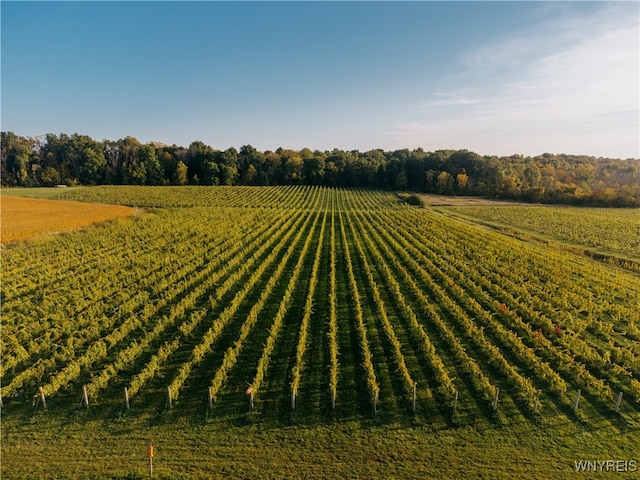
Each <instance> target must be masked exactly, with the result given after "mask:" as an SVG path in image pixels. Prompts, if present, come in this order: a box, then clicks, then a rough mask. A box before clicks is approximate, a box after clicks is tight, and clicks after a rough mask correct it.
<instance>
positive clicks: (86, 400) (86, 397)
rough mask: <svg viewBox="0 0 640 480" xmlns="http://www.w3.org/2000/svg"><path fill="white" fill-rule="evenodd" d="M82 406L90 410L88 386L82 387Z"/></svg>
mask: <svg viewBox="0 0 640 480" xmlns="http://www.w3.org/2000/svg"><path fill="white" fill-rule="evenodd" d="M82 404H83V405H84V408H86V409H87V410H89V395H88V394H87V386H86V385H83V386H82Z"/></svg>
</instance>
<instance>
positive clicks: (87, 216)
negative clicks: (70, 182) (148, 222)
mask: <svg viewBox="0 0 640 480" xmlns="http://www.w3.org/2000/svg"><path fill="white" fill-rule="evenodd" d="M0 198H1V201H2V203H1V212H2V213H1V217H0V221H1V222H2V235H1V236H0V242H1V243H3V244H7V243H11V242H16V241H18V240H25V239H27V238H32V237H36V236H39V235H46V234H52V233H59V232H65V231H70V230H76V229H78V228H83V227H87V226H89V225H93V224H95V223H100V222H104V221H107V220H113V219H115V218H121V217H128V216H131V215H134V214H135V209H133V208H131V207H124V206H120V205H102V204H96V203H83V202H73V201H67V200H46V199H41V198H26V197H17V196H12V195H2V197H0Z"/></svg>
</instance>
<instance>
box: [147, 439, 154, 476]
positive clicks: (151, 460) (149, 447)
mask: <svg viewBox="0 0 640 480" xmlns="http://www.w3.org/2000/svg"><path fill="white" fill-rule="evenodd" d="M147 456H148V457H149V476H150V477H153V445H151V444H149V445H148V446H147Z"/></svg>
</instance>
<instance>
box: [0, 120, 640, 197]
mask: <svg viewBox="0 0 640 480" xmlns="http://www.w3.org/2000/svg"><path fill="white" fill-rule="evenodd" d="M1 135H2V137H1V150H2V164H1V172H0V173H1V180H2V186H3V187H32V186H53V185H60V184H64V185H69V186H72V185H105V184H109V185H119V184H125V185H324V186H335V187H360V188H375V189H382V190H403V191H415V192H421V193H436V194H442V195H479V196H482V197H486V198H500V199H511V200H520V201H528V202H540V203H566V204H574V205H596V206H624V207H630V206H634V207H638V206H640V160H639V159H627V160H620V159H609V158H596V157H591V156H584V155H566V154H549V153H545V154H542V155H538V156H535V157H529V156H523V155H512V156H509V157H497V156H491V155H484V156H481V155H478V154H477V153H474V152H471V151H468V150H437V151H434V152H427V151H424V150H423V149H421V148H418V149H414V150H408V149H402V150H395V151H384V150H381V149H374V150H369V151H367V152H360V151H358V150H350V151H345V150H339V149H334V150H331V151H328V150H325V151H320V150H314V151H312V150H310V149H308V148H303V149H302V150H291V149H283V148H278V149H277V150H275V151H270V150H267V151H264V152H261V151H259V150H257V149H256V148H254V147H252V146H251V145H245V146H243V147H241V148H240V150H236V149H235V148H233V147H231V148H228V149H226V150H217V149H215V148H213V147H211V146H209V145H206V144H205V143H203V142H201V141H194V142H192V143H191V144H190V145H189V146H188V147H183V146H177V145H171V146H169V145H165V144H161V143H157V142H149V143H141V142H140V141H138V140H137V139H135V138H133V137H125V138H123V139H120V140H115V141H112V140H102V141H98V140H95V139H93V138H91V137H89V136H87V135H80V134H77V133H74V134H72V135H68V134H64V133H63V134H60V135H55V134H47V135H43V136H38V137H22V136H19V135H16V134H14V133H13V132H1Z"/></svg>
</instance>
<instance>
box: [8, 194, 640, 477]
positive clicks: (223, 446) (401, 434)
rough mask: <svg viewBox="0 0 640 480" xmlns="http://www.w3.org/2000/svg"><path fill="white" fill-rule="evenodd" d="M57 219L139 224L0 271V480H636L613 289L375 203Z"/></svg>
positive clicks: (639, 425)
mask: <svg viewBox="0 0 640 480" xmlns="http://www.w3.org/2000/svg"><path fill="white" fill-rule="evenodd" d="M62 190H64V189H62ZM57 197H59V198H62V197H64V198H68V199H74V200H83V201H92V202H100V203H118V204H125V205H131V206H137V207H143V208H145V209H146V210H147V212H148V214H146V215H139V216H136V217H131V218H128V219H124V220H117V221H112V222H107V223H104V224H101V225H96V226H94V227H93V228H89V229H84V230H82V231H76V232H70V233H65V234H60V235H56V236H50V237H47V238H44V239H43V238H38V239H34V240H26V241H22V242H17V243H14V244H11V245H7V246H4V247H2V332H1V333H2V335H1V349H2V350H1V351H2V362H1V372H0V373H1V380H2V384H1V387H0V394H1V399H2V436H1V439H2V464H1V465H2V467H1V468H2V470H1V474H2V478H7V479H13V478H144V477H146V476H149V471H148V463H147V462H148V461H147V458H146V446H147V443H149V442H151V443H153V444H154V446H155V451H156V454H155V457H154V462H155V463H154V472H153V473H154V478H192V479H196V478H421V479H422V478H491V479H493V478H559V479H566V478H599V476H602V478H610V477H611V475H612V472H614V471H615V472H617V473H618V474H619V475H620V478H637V477H634V476H636V475H638V473H637V472H638V469H639V468H640V465H637V464H638V463H639V462H640V276H638V274H637V273H635V272H634V271H633V270H629V269H625V268H620V267H618V266H614V265H610V264H607V263H603V262H598V261H596V260H594V259H592V258H589V257H587V256H583V255H580V254H578V253H576V252H574V251H570V250H567V249H563V248H560V247H559V246H557V245H555V244H543V243H540V242H529V241H526V240H523V239H518V238H514V237H513V236H507V235H504V234H502V233H500V232H497V231H492V230H490V229H487V228H485V227H483V226H480V225H475V224H473V223H470V222H469V219H468V217H465V219H464V220H462V219H457V218H455V217H453V216H451V215H450V214H445V213H442V212H440V211H438V210H435V209H431V208H417V207H412V206H409V205H407V204H406V203H404V202H403V201H402V200H401V199H400V197H398V196H396V195H395V194H392V193H383V192H374V191H367V190H341V189H330V188H320V187H93V188H77V189H73V190H71V191H62V192H60V193H59V194H58V195H57ZM478 208H480V207H478ZM510 208H511V207H510ZM513 208H518V207H513ZM522 208H528V207H522ZM572 212H573V210H571V209H568V210H567V217H566V218H567V222H569V223H570V222H573V221H574V220H573V217H572V216H571V215H572V214H573V213H572ZM612 212H617V211H613V210H612ZM588 218H589V217H581V223H580V226H579V228H580V229H581V230H584V231H585V232H587V233H588V234H589V235H591V236H594V237H596V236H600V237H601V238H602V239H603V241H605V240H604V237H606V236H607V234H606V232H604V231H603V230H602V229H599V227H598V220H597V219H592V220H591V222H590V221H589V220H588ZM612 218H613V216H612ZM616 218H617V217H616ZM621 218H627V217H624V215H622V216H621ZM621 222H624V220H621ZM630 222H631V225H630V226H629V227H628V228H629V230H628V231H629V232H632V233H633V232H634V224H633V218H631V220H630ZM620 228H621V229H623V230H624V229H625V228H627V227H624V226H621V227H620ZM624 231H627V230H624ZM603 232H604V233H603ZM609 236H611V234H609ZM637 240H638V239H637V238H636V239H635V240H633V239H632V240H631V242H633V241H635V242H636V244H637ZM617 244H621V245H626V244H629V242H628V241H626V240H625V241H622V240H621V241H620V242H618V243H617ZM617 244H616V245H617ZM610 248H611V247H610ZM45 404H46V408H45ZM582 461H590V462H594V461H598V462H601V463H599V464H598V463H596V464H591V465H590V466H589V467H588V468H591V469H595V470H598V469H599V470H600V471H599V472H593V471H589V472H586V471H584V472H578V471H577V468H576V463H575V462H582ZM607 461H609V462H618V463H615V466H611V465H613V463H611V464H610V463H602V462H607ZM621 462H622V463H621ZM598 465H599V467H598ZM605 467H606V468H605ZM585 468H586V467H585ZM612 469H615V470H612Z"/></svg>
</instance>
